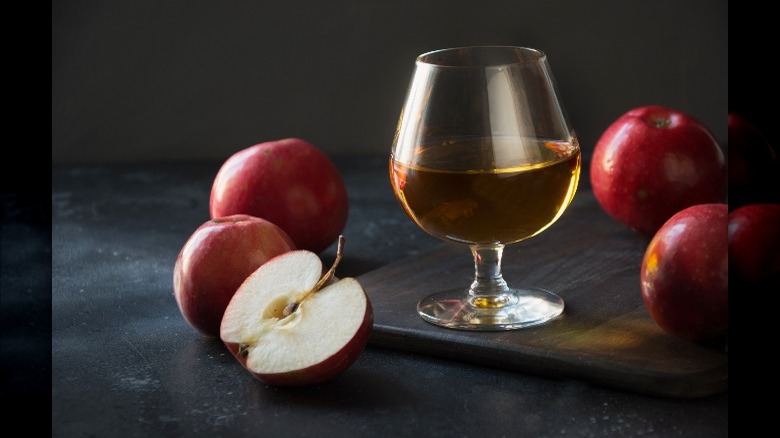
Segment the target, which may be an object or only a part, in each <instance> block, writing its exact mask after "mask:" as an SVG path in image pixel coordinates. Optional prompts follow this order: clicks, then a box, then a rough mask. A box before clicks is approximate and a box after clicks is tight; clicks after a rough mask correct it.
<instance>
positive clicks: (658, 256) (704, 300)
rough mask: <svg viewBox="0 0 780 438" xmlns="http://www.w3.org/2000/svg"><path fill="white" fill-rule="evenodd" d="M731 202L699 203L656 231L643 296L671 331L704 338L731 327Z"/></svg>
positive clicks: (648, 255)
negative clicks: (729, 239)
mask: <svg viewBox="0 0 780 438" xmlns="http://www.w3.org/2000/svg"><path fill="white" fill-rule="evenodd" d="M727 226H728V205H726V204H723V203H715V204H698V205H694V206H691V207H688V208H685V209H683V210H681V211H679V212H678V213H676V214H675V215H673V216H672V217H671V218H670V219H669V220H668V221H667V222H665V223H664V224H663V226H662V227H661V228H660V229H659V230H658V232H657V233H656V234H655V235H654V236H653V238H652V240H651V241H650V244H649V245H648V247H647V249H646V251H645V254H644V258H643V260H642V266H641V274H640V277H641V288H642V298H643V300H644V303H645V306H646V307H647V310H648V311H649V312H650V315H651V316H652V317H653V319H654V320H655V322H656V323H657V324H658V325H659V326H660V327H661V328H662V329H664V330H665V331H666V332H668V333H671V334H673V335H676V336H679V337H681V338H683V339H687V340H690V341H703V340H707V339H712V338H715V337H717V336H720V335H723V334H725V333H726V332H727V330H728V303H729V296H728V294H729V267H728V237H727V233H726V229H727Z"/></svg>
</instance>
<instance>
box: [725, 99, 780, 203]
mask: <svg viewBox="0 0 780 438" xmlns="http://www.w3.org/2000/svg"><path fill="white" fill-rule="evenodd" d="M728 136H729V137H728V187H729V207H730V208H731V209H732V210H734V209H735V208H738V207H741V206H743V205H747V204H756V203H776V202H780V162H779V161H778V157H777V151H775V149H774V148H773V147H772V145H771V144H770V143H769V141H768V140H767V138H766V137H765V136H764V134H763V133H762V132H761V130H760V129H759V128H758V127H757V126H756V125H755V124H753V123H751V122H750V121H749V120H747V119H746V118H745V117H743V116H742V115H740V114H738V113H735V112H733V111H731V112H729V124H728Z"/></svg>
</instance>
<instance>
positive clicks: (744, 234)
mask: <svg viewBox="0 0 780 438" xmlns="http://www.w3.org/2000/svg"><path fill="white" fill-rule="evenodd" d="M728 236H729V269H730V271H731V274H732V283H733V284H738V285H740V286H748V287H750V288H751V289H755V288H756V287H758V288H764V289H765V290H766V292H777V291H778V290H780V204H748V205H743V206H742V207H738V208H736V209H734V210H732V211H731V213H729V232H728Z"/></svg>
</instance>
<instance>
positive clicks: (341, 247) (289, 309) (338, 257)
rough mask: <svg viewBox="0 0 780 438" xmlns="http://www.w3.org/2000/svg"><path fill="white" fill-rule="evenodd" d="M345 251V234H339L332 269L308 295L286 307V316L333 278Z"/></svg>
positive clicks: (284, 312)
mask: <svg viewBox="0 0 780 438" xmlns="http://www.w3.org/2000/svg"><path fill="white" fill-rule="evenodd" d="M343 253H344V236H343V235H339V240H338V246H337V247H336V259H335V260H334V261H333V265H331V267H330V269H328V271H327V272H326V273H325V275H323V276H322V277H320V279H319V281H317V284H315V285H314V287H313V288H312V289H311V290H310V291H309V292H307V293H306V295H304V296H303V298H301V299H300V301H296V302H294V303H290V304H289V305H288V306H287V307H285V308H284V311H283V312H282V313H283V314H284V316H285V317H286V316H290V315H291V314H292V313H293V312H295V311H296V310H297V309H298V306H300V305H301V303H302V302H304V301H306V299H307V298H309V297H310V296H311V295H312V294H313V293H314V292H317V291H318V290H320V289H321V288H322V286H324V285H325V284H327V283H328V282H329V281H330V280H331V279H333V275H334V274H335V273H336V266H338V265H339V263H340V262H341V257H342V254H343Z"/></svg>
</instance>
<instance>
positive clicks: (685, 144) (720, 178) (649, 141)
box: [590, 105, 727, 237]
mask: <svg viewBox="0 0 780 438" xmlns="http://www.w3.org/2000/svg"><path fill="white" fill-rule="evenodd" d="M590 180H591V185H592V187H593V194H594V195H595V196H596V199H597V200H598V202H599V204H600V205H601V206H602V207H603V208H604V210H605V211H606V212H607V213H608V214H609V215H610V216H612V217H613V218H615V219H617V220H618V221H620V222H621V223H623V224H625V225H627V226H628V227H630V228H631V229H633V230H635V231H637V232H639V233H642V234H644V235H646V236H648V237H652V236H653V235H654V234H655V232H656V231H658V229H659V228H660V227H661V225H663V224H664V222H666V220H668V219H669V218H670V217H671V216H672V215H673V214H675V213H677V212H678V211H680V210H682V209H684V208H686V207H690V206H692V205H696V204H706V203H721V202H725V200H726V189H727V181H726V161H725V159H724V156H723V151H722V150H721V147H720V145H719V144H718V142H717V141H716V140H715V138H714V137H713V136H712V134H711V133H710V131H709V130H708V129H707V128H706V127H705V126H704V125H703V124H702V123H701V122H699V121H697V120H696V119H694V118H693V117H691V116H690V115H688V114H685V113H683V112H680V111H676V110H673V109H670V108H666V107H662V106H657V105H654V106H644V107H640V108H636V109H633V110H631V111H629V112H627V113H626V114H624V115H623V116H621V117H620V118H618V119H617V120H616V121H615V122H614V123H612V125H610V126H609V127H608V128H607V130H606V131H605V132H604V133H603V134H602V136H601V138H600V139H599V140H598V142H597V143H596V147H595V148H594V151H593V157H592V161H591V164H590Z"/></svg>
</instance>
